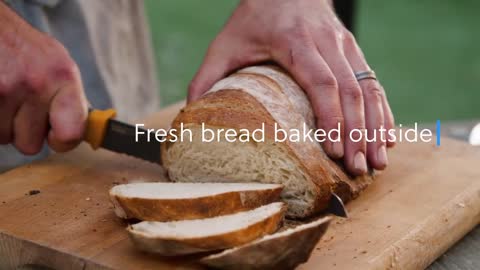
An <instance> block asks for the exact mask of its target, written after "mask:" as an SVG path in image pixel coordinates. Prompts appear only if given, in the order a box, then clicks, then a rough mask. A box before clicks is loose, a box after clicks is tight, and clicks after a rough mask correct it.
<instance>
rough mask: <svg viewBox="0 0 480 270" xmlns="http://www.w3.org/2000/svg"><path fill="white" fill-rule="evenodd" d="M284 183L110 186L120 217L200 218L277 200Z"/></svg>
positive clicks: (136, 184) (111, 196)
mask: <svg viewBox="0 0 480 270" xmlns="http://www.w3.org/2000/svg"><path fill="white" fill-rule="evenodd" d="M282 189H283V187H282V186H281V185H275V184H259V183H224V184H222V183H133V184H125V185H118V186H115V187H113V188H112V189H111V190H110V199H111V201H112V202H113V205H114V210H115V213H116V215H117V216H118V217H120V218H125V219H130V218H136V219H140V220H148V221H172V220H189V219H201V218H209V217H214V216H221V215H228V214H233V213H236V212H240V211H245V210H250V209H254V208H256V207H260V206H262V205H266V204H269V203H272V202H275V201H277V200H279V198H280V193H281V191H282Z"/></svg>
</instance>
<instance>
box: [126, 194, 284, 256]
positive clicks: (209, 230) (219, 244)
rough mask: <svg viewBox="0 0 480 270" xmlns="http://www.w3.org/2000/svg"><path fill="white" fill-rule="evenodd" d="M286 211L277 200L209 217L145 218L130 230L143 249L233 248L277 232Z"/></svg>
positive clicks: (188, 251) (167, 253)
mask: <svg viewBox="0 0 480 270" xmlns="http://www.w3.org/2000/svg"><path fill="white" fill-rule="evenodd" d="M284 212H285V205H284V204H283V203H280V202H277V203H271V204H268V205H265V206H262V207H259V208H256V209H253V210H250V211H245V212H239V213H236V214H232V215H225V216H218V217H214V218H207V219H197V220H182V221H172V222H155V221H143V222H140V223H138V224H135V225H132V226H130V227H129V228H128V229H127V230H128V233H129V235H130V237H131V239H132V241H133V243H134V244H135V246H137V247H138V248H139V249H141V250H143V251H147V252H151V253H157V254H160V255H163V256H177V255H185V254H192V253H198V252H205V251H211V250H220V249H226V248H231V247H234V246H239V245H242V244H245V243H248V242H251V241H253V240H255V239H257V238H259V237H262V236H264V235H266V234H270V233H273V232H275V231H276V230H277V229H278V228H279V227H280V225H281V224H282V221H283V215H284Z"/></svg>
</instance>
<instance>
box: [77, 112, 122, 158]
mask: <svg viewBox="0 0 480 270" xmlns="http://www.w3.org/2000/svg"><path fill="white" fill-rule="evenodd" d="M115 115H117V112H116V111H115V110H114V109H108V110H94V109H88V120H87V131H86V133H85V139H84V140H85V141H86V142H87V143H89V144H90V146H92V148H93V149H97V148H99V147H100V146H101V145H102V143H103V139H104V138H105V132H106V130H107V125H108V121H109V120H110V119H112V118H114V117H115Z"/></svg>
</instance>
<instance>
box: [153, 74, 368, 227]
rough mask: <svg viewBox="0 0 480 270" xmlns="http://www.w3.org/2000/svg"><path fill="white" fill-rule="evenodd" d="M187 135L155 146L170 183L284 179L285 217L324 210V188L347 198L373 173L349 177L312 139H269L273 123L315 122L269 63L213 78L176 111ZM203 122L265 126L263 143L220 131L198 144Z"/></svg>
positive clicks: (295, 89) (293, 87) (287, 126)
mask: <svg viewBox="0 0 480 270" xmlns="http://www.w3.org/2000/svg"><path fill="white" fill-rule="evenodd" d="M181 123H183V124H184V128H188V129H190V130H191V131H192V133H193V141H192V142H190V141H188V140H184V141H177V142H168V143H165V144H163V145H162V159H163V161H164V166H165V168H166V169H167V171H168V174H169V177H170V179H172V180H173V181H177V182H224V181H226V180H228V181H231V182H244V181H248V182H260V183H275V184H282V185H284V187H285V188H284V190H283V192H282V195H281V196H282V199H283V200H284V201H286V202H287V203H288V211H287V216H288V217H291V218H305V217H309V216H312V215H314V214H316V213H318V212H320V211H322V210H324V209H325V208H326V206H327V204H328V201H329V199H330V196H331V195H330V194H331V192H335V193H337V194H338V195H339V196H340V197H341V198H342V199H343V200H344V201H348V200H350V199H352V198H354V197H356V196H357V195H358V193H359V192H360V191H361V190H362V189H364V188H365V187H366V186H368V184H370V183H371V181H372V177H371V176H365V177H358V178H355V179H352V178H350V177H349V176H348V175H347V174H346V173H345V172H344V171H343V169H342V168H341V167H340V166H339V165H338V164H337V163H335V162H334V161H332V160H330V159H329V158H328V157H327V155H326V154H325V152H324V151H323V150H322V148H321V146H320V144H319V143H318V142H316V141H309V140H306V141H303V140H300V141H299V142H293V141H289V140H286V141H285V142H275V140H274V138H275V137H274V136H275V132H274V124H275V123H277V124H278V127H279V128H282V129H284V130H291V129H298V130H302V129H303V123H305V124H306V125H307V126H308V127H309V128H312V129H314V128H315V121H314V114H313V112H312V109H311V106H310V103H309V101H308V99H307V97H306V95H305V94H304V92H303V90H302V89H300V87H299V86H298V85H297V84H296V83H295V82H294V81H293V80H292V79H291V78H290V77H289V76H288V75H287V74H285V73H284V72H283V71H282V70H280V69H279V68H276V67H272V66H257V67H249V68H245V69H242V70H240V71H238V72H236V73H234V74H232V75H231V76H229V77H227V78H225V79H223V80H221V81H219V82H218V83H216V84H215V85H214V86H213V87H212V88H211V89H210V90H209V91H208V92H207V93H206V94H205V95H204V96H203V97H202V98H200V99H199V100H197V101H195V102H193V103H191V104H189V105H187V106H186V107H185V108H184V109H182V111H181V112H180V113H179V114H178V115H177V117H176V118H175V120H174V121H173V123H172V128H175V129H177V130H178V129H180V126H181ZM202 123H204V124H205V127H206V128H209V129H212V130H215V129H221V128H229V129H231V128H233V129H236V130H241V129H247V130H249V131H250V132H253V131H254V130H255V129H258V128H261V127H262V123H263V124H264V125H265V141H263V142H255V141H253V140H250V141H249V142H240V141H238V140H237V141H236V142H227V141H226V140H225V137H224V136H223V137H221V138H222V140H220V141H214V142H208V143H206V142H202V141H201V138H202V134H201V127H202Z"/></svg>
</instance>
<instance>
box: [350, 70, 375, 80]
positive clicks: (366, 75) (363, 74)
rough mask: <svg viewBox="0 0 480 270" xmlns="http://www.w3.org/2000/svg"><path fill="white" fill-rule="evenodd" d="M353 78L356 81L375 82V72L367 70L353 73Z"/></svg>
mask: <svg viewBox="0 0 480 270" xmlns="http://www.w3.org/2000/svg"><path fill="white" fill-rule="evenodd" d="M355 78H356V79H357V81H361V80H366V79H372V80H377V75H376V74H375V71H373V70H367V71H360V72H355Z"/></svg>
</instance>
